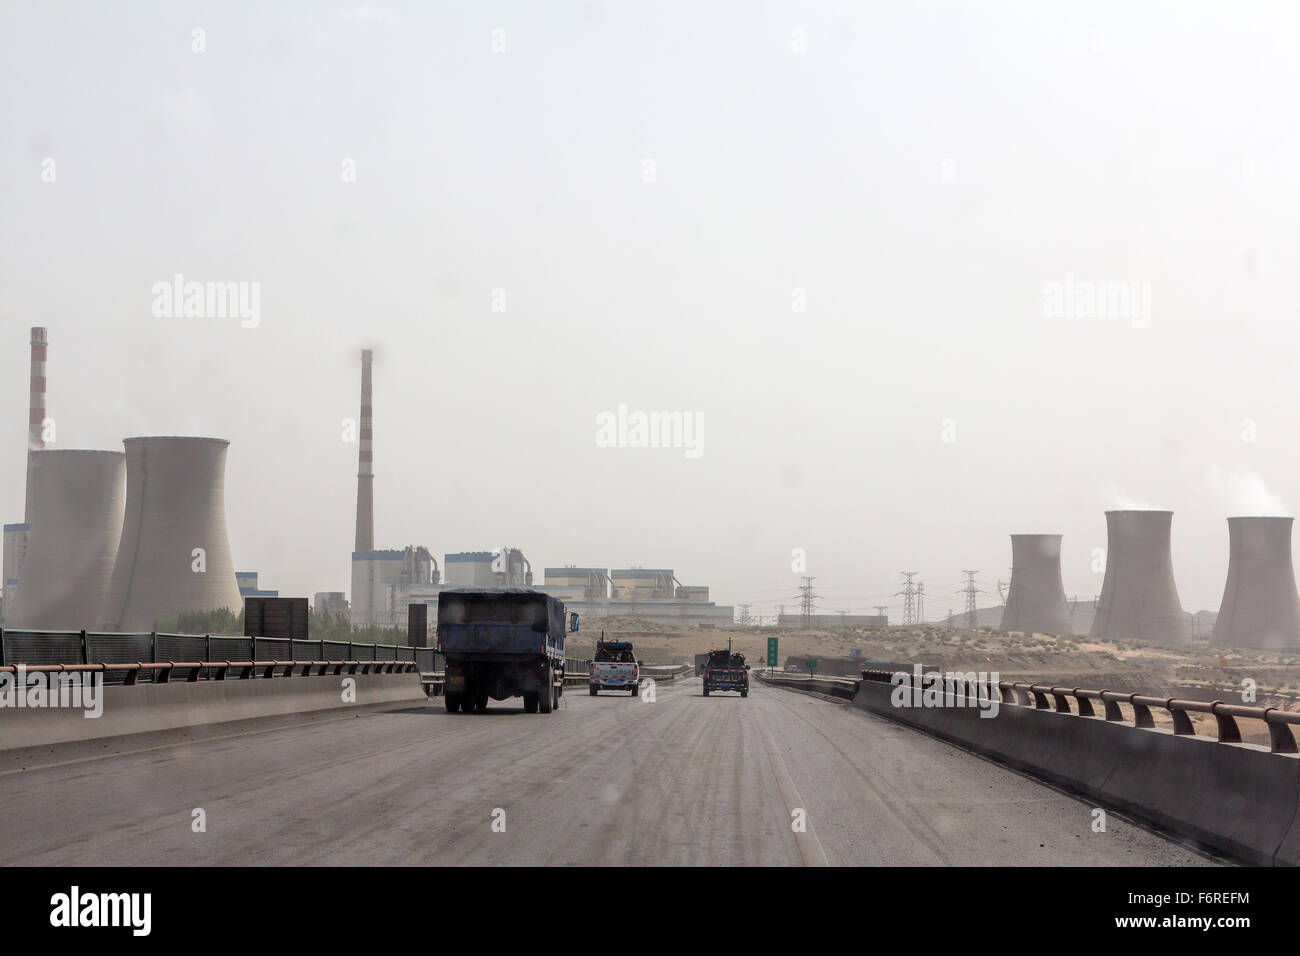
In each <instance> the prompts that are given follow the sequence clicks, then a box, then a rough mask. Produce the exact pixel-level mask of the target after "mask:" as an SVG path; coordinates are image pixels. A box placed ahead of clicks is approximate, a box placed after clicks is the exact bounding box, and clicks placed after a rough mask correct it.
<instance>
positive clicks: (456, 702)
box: [442, 694, 460, 714]
mask: <svg viewBox="0 0 1300 956" xmlns="http://www.w3.org/2000/svg"><path fill="white" fill-rule="evenodd" d="M442 700H443V703H444V704H446V705H447V713H449V714H454V713H456V711H458V710H460V694H444V695H443V697H442Z"/></svg>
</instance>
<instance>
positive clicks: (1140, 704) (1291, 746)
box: [862, 669, 1300, 754]
mask: <svg viewBox="0 0 1300 956" xmlns="http://www.w3.org/2000/svg"><path fill="white" fill-rule="evenodd" d="M896 673H901V674H902V675H903V676H904V677H905V678H906V680H905V681H903V682H902V683H901V684H899V682H896V681H895V680H894V675H895V674H896ZM932 674H933V675H939V677H940V680H941V682H942V686H944V687H947V686H948V685H949V684H950V683H951V684H955V685H957V687H956V688H954V691H955V692H956V693H959V694H960V693H964V694H966V695H967V699H975V696H974V695H975V694H977V693H978V691H979V689H980V687H981V686H987V684H985V685H981V684H980V683H979V682H974V683H973V684H972V683H971V682H967V681H965V680H964V679H957V680H955V681H951V682H949V681H947V680H946V675H944V674H941V672H940V671H938V670H934V671H926V672H925V673H924V674H923V675H922V676H923V677H926V676H929V675H932ZM862 679H863V680H869V681H875V682H879V683H884V684H895V685H896V686H906V687H909V688H910V687H912V686H913V675H912V674H909V673H907V672H906V671H880V670H865V669H864V670H863V671H862ZM997 687H998V696H999V698H1000V703H1002V704H1006V705H1011V706H1019V707H1032V708H1033V709H1034V710H1054V711H1056V712H1057V713H1065V714H1068V713H1074V711H1072V710H1071V709H1070V698H1071V697H1073V698H1074V700H1075V706H1076V708H1077V710H1078V715H1079V716H1080V717H1093V718H1096V717H1097V712H1096V710H1095V709H1094V708H1093V706H1092V702H1093V701H1097V702H1099V703H1100V704H1101V705H1102V710H1103V716H1102V718H1100V719H1104V720H1106V721H1109V722H1111V723H1128V721H1127V719H1126V718H1125V716H1124V713H1123V711H1122V710H1120V707H1119V705H1120V704H1127V705H1128V706H1129V707H1130V708H1132V710H1133V726H1134V727H1135V728H1146V729H1151V728H1154V727H1155V718H1154V717H1153V716H1152V714H1151V709H1152V708H1153V707H1154V708H1157V709H1163V710H1166V711H1168V713H1169V716H1170V718H1171V719H1172V720H1173V725H1174V731H1173V732H1174V735H1175V736H1177V737H1191V736H1195V735H1196V730H1195V728H1194V727H1193V726H1192V721H1191V718H1190V717H1188V716H1187V715H1188V714H1210V715H1211V716H1213V717H1214V720H1215V723H1216V725H1217V730H1218V741H1219V743H1230V744H1239V743H1241V728H1240V727H1238V726H1237V718H1239V717H1240V718H1246V719H1249V720H1260V721H1263V722H1264V724H1265V726H1267V727H1268V739H1269V750H1270V752H1272V753H1275V754H1293V753H1297V752H1300V750H1298V749H1297V747H1296V739H1295V734H1294V733H1293V732H1292V731H1291V727H1292V726H1294V725H1296V724H1300V713H1296V712H1295V711H1290V710H1280V709H1279V708H1277V707H1251V706H1247V705H1244V704H1228V703H1225V702H1224V701H1221V700H1216V701H1203V700H1180V699H1178V698H1176V697H1149V696H1146V695H1144V694H1125V693H1120V692H1118V691H1111V690H1088V689H1085V688H1082V687H1057V686H1055V685H1050V684H1026V683H1023V682H1019V681H998V684H997ZM1048 697H1051V698H1052V703H1051V704H1049V703H1048V700H1047V698H1048ZM1053 705H1054V706H1053Z"/></svg>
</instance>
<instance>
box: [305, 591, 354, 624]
mask: <svg viewBox="0 0 1300 956" xmlns="http://www.w3.org/2000/svg"><path fill="white" fill-rule="evenodd" d="M311 606H312V610H313V611H315V612H316V613H317V614H328V615H329V616H330V617H331V618H339V617H343V618H347V617H348V616H349V610H350V608H349V605H348V598H347V595H346V594H344V593H343V592H342V591H317V592H316V593H315V594H314V595H313V596H312V601H311Z"/></svg>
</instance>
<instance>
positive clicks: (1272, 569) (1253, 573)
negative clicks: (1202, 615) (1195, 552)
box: [1211, 518, 1300, 651]
mask: <svg viewBox="0 0 1300 956" xmlns="http://www.w3.org/2000/svg"><path fill="white" fill-rule="evenodd" d="M1294 520H1295V519H1293V518H1229V519H1228V583H1227V585H1226V586H1225V587H1224V589H1223V603H1222V604H1220V605H1219V617H1218V620H1216V621H1215V623H1214V636H1213V637H1212V638H1211V640H1212V642H1213V643H1214V644H1216V645H1218V646H1220V647H1257V648H1261V649H1263V650H1268V651H1294V650H1298V649H1300V594H1297V593H1296V585H1295V569H1294V568H1293V567H1292V564H1291V525H1292V522H1293V521H1294Z"/></svg>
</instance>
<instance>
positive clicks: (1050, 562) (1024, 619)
mask: <svg viewBox="0 0 1300 956" xmlns="http://www.w3.org/2000/svg"><path fill="white" fill-rule="evenodd" d="M1071 626H1072V625H1071V621H1070V611H1069V608H1068V607H1067V606H1066V603H1065V587H1064V586H1063V585H1062V583H1061V536H1060V535H1059V534H1013V535H1012V536H1011V586H1010V588H1009V589H1008V591H1007V603H1006V608H1005V609H1004V611H1003V614H1002V622H1001V629H1002V630H1004V631H1023V632H1025V633H1027V634H1069V633H1071Z"/></svg>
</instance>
